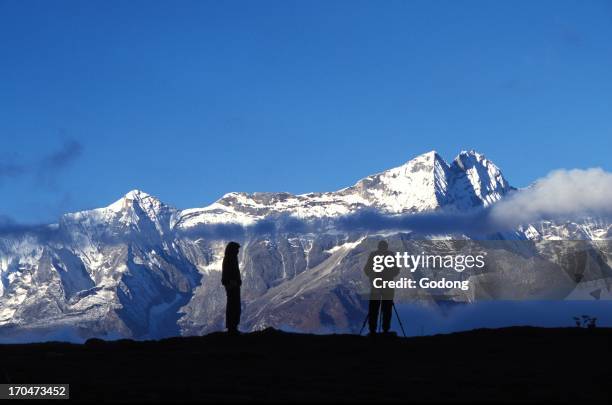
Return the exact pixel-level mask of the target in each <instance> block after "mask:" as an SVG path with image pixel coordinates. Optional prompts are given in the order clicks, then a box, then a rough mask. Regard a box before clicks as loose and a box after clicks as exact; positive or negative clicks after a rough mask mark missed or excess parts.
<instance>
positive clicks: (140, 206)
mask: <svg viewBox="0 0 612 405" xmlns="http://www.w3.org/2000/svg"><path fill="white" fill-rule="evenodd" d="M512 190H513V189H512V187H511V186H510V185H509V184H508V182H507V181H506V179H505V178H504V177H503V175H502V174H501V171H500V170H499V169H498V168H497V167H496V166H495V165H494V164H493V163H492V162H490V161H489V160H488V159H486V158H485V157H484V156H483V155H481V154H479V153H476V152H473V151H472V152H462V153H461V154H459V156H457V158H456V159H455V160H454V161H453V162H452V163H451V164H447V163H446V162H445V161H444V160H443V159H442V158H441V157H440V156H439V155H438V154H437V153H435V152H430V153H426V154H424V155H421V156H418V157H416V158H414V159H412V160H410V161H409V162H407V163H406V164H404V165H402V166H400V167H397V168H393V169H390V170H387V171H385V172H382V173H379V174H375V175H372V176H368V177H366V178H364V179H362V180H360V181H358V182H357V183H356V184H355V185H354V186H351V187H348V188H345V189H342V190H339V191H336V192H329V193H310V194H304V195H292V194H288V193H254V194H247V193H229V194H226V195H225V196H223V198H221V199H220V200H218V201H217V202H215V203H213V204H212V205H210V206H208V207H204V208H196V209H186V210H177V209H175V208H173V207H170V206H168V205H166V204H164V203H162V202H161V201H159V200H157V199H156V198H155V197H153V196H150V195H148V194H146V193H144V192H141V191H137V190H135V191H131V192H129V193H128V194H126V195H125V196H124V197H123V198H121V199H120V200H118V201H117V202H115V203H113V204H111V205H110V206H108V207H105V208H99V209H95V210H90V211H82V212H77V213H71V214H66V215H64V216H62V218H61V219H60V221H59V222H58V223H57V224H52V225H49V226H48V227H46V228H44V229H43V231H44V237H42V236H41V234H40V233H36V232H21V233H15V234H10V233H5V234H3V235H2V236H0V341H1V340H4V341H11V340H19V339H26V340H41V339H49V338H50V337H54V338H60V339H71V340H81V339H85V338H89V337H93V336H98V337H107V338H109V337H132V338H140V339H142V338H159V337H165V336H174V335H179V334H182V335H190V334H201V333H205V332H210V331H214V330H219V329H221V328H222V327H223V314H224V306H225V295H224V291H223V289H222V288H221V286H220V270H221V261H222V258H223V257H222V256H223V250H224V248H225V244H226V243H227V242H228V241H229V240H231V239H235V238H239V240H238V241H239V242H240V244H241V245H242V248H241V251H240V256H239V259H240V268H241V270H242V278H243V289H242V291H243V301H244V302H245V304H246V307H245V311H244V316H243V321H242V324H241V327H242V328H243V329H247V330H257V329H263V328H265V327H268V326H273V327H282V328H287V329H291V330H298V331H308V332H326V331H333V332H341V331H344V332H346V331H354V330H355V328H358V327H359V325H360V323H361V320H362V319H363V317H364V315H365V311H366V309H365V303H364V301H363V297H362V296H361V295H360V294H359V291H361V290H362V288H363V286H362V285H361V283H363V281H364V280H363V278H362V270H361V269H362V268H363V266H364V264H365V260H366V259H367V256H368V254H369V252H371V251H372V250H373V247H374V246H375V244H376V243H377V241H378V240H379V239H380V238H381V236H380V235H372V234H366V233H360V232H355V231H340V230H338V229H333V228H329V227H328V228H326V229H325V230H324V231H321V232H312V231H304V232H300V231H299V230H295V231H288V230H286V229H285V230H283V229H280V230H279V229H277V228H275V227H274V220H275V218H280V217H283V218H294V219H298V220H301V221H310V220H326V219H334V218H339V217H342V216H345V215H349V214H352V213H355V212H358V211H359V210H362V209H365V208H367V209H374V210H377V211H379V212H381V213H384V214H389V215H395V214H410V213H421V212H429V211H436V210H444V211H450V212H465V211H468V210H472V209H475V208H479V207H488V206H490V205H492V204H495V202H497V201H499V200H500V199H502V198H504V196H505V195H506V194H508V193H509V192H511V191H512ZM266 221H267V222H268V226H266V227H260V228H258V224H261V223H265V222H266ZM270 223H271V224H272V226H271V227H270V226H269V225H270ZM216 227H226V228H216ZM227 227H229V228H227ZM232 227H238V228H241V229H249V230H248V231H246V232H244V233H241V234H239V236H237V237H236V236H233V235H227V234H226V233H224V232H222V231H221V230H222V229H233V228H232ZM243 227H246V228H243ZM202 229H208V231H207V232H202V231H201V230H202ZM211 229H212V231H210V230H211ZM215 229H218V230H219V232H217V233H215ZM610 230H611V227H610V224H609V223H607V222H605V221H587V222H579V223H560V224H557V223H552V222H541V223H537V224H526V225H525V226H522V227H521V228H519V229H517V230H516V232H514V233H512V234H511V235H496V238H502V239H503V238H510V239H518V240H521V239H522V240H526V241H527V240H530V241H533V243H534V244H537V243H539V242H541V241H546V240H549V239H559V238H565V239H582V240H587V241H589V242H590V241H592V240H595V239H606V238H609V235H610ZM606 235H607V236H606ZM385 238H386V239H388V240H389V242H390V245H391V247H392V248H393V249H395V250H402V249H403V250H409V249H414V251H419V249H422V248H423V246H421V245H419V243H425V242H419V241H423V240H427V239H431V238H432V236H429V235H422V234H420V235H419V234H416V233H413V232H410V231H406V232H403V233H397V232H396V233H387V234H386V235H385ZM436 238H441V239H457V240H462V239H468V236H466V235H437V236H436ZM449 243H450V242H449ZM439 248H440V249H446V251H449V252H452V251H453V249H455V246H452V244H451V245H447V246H442V247H439ZM534 249H535V250H534V251H538V252H539V253H538V254H543V255H544V253H543V252H545V250H546V249H545V246H544V247H542V246H540V247H536V248H534ZM557 253H558V252H551V253H549V255H552V254H557ZM499 254H500V255H507V256H508V257H515V258H517V259H516V260H519V259H520V258H522V257H523V256H521V254H520V252H512V251H511V252H499ZM594 255H595V256H594V257H593V259H592V261H597V260H599V261H600V262H601V263H600V265H599V267H597V269H596V270H593V272H594V273H593V274H587V275H586V276H588V277H587V278H589V277H590V279H593V280H594V279H597V278H598V277H599V278H602V277H603V278H605V277H609V274H607V273H606V272H607V271H609V267H608V263H609V262H610V257H611V256H610V252H609V250H606V249H598V250H596V253H595V254H594ZM544 256H546V255H544ZM521 260H522V259H521ZM604 273H605V274H604ZM524 276H525V274H520V273H513V274H511V275H510V276H509V277H510V278H511V280H513V281H514V282H515V283H519V282H522V281H521V280H528V283H530V284H529V285H528V286H527V287H529V288H527V289H525V288H524V287H525V286H524V285H521V291H533V292H534V294H536V293H537V291H538V290H539V289H540V288H539V287H540V286H542V285H546V284H547V283H550V281H551V280H553V281H554V282H555V283H557V284H558V285H559V286H560V287H559V288H560V289H567V290H568V291H565V290H564V291H562V292H560V293H559V295H558V296H556V297H555V298H563V297H564V295H563V294H565V293H567V292H569V291H570V290H571V289H572V288H573V287H574V286H575V282H574V281H571V277H572V276H571V275H567V274H565V273H563V272H559V271H558V269H553V268H551V269H550V270H549V271H544V272H540V273H537V274H536V273H533V274H531V273H530V276H529V277H524ZM581 276H584V274H581ZM568 280H569V281H568ZM478 282H479V283H480V284H481V285H482V286H484V287H486V288H487V291H488V295H489V296H488V297H487V298H495V297H496V294H498V295H499V296H503V297H504V298H508V297H505V296H504V294H507V292H506V291H496V290H494V289H492V288H491V287H490V285H492V282H491V280H490V277H489V278H488V277H486V276H484V277H481V278H480V279H479V280H478ZM607 288H608V290H607V291H609V286H607ZM536 295H537V294H536ZM405 298H407V299H408V298H410V299H420V300H424V301H426V302H432V303H434V302H435V300H436V298H435V297H431V296H427V295H423V294H421V295H419V296H418V297H417V296H413V297H405ZM473 298H474V297H467V296H461V297H459V298H458V299H461V300H467V301H469V300H471V299H473ZM509 298H513V297H509ZM519 298H521V297H519ZM540 298H541V297H540Z"/></svg>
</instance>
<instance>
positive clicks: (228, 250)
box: [221, 242, 242, 334]
mask: <svg viewBox="0 0 612 405" xmlns="http://www.w3.org/2000/svg"><path fill="white" fill-rule="evenodd" d="M239 249H240V245H239V244H238V243H236V242H230V243H228V244H227V246H226V247H225V256H224V257H223V269H222V271H221V284H223V286H224V287H225V292H226V294H227V305H226V306H225V327H226V328H227V331H228V332H229V333H232V334H237V333H238V324H239V323H240V286H241V285H242V280H241V279H240V269H239V268H238V250H239Z"/></svg>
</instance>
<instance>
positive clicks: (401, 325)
mask: <svg viewBox="0 0 612 405" xmlns="http://www.w3.org/2000/svg"><path fill="white" fill-rule="evenodd" d="M391 305H392V306H393V312H395V316H396V317H397V322H399V325H400V328H401V329H402V334H403V335H404V337H406V331H404V325H403V324H402V319H401V318H400V316H399V313H398V312H397V308H395V302H391ZM378 311H379V314H378V319H379V322H378V329H379V330H380V329H381V323H382V314H381V313H380V311H382V305H381V306H380V308H379V309H378ZM368 319H370V312H369V311H368V313H367V314H366V317H365V319H364V320H363V324H362V325H361V329H359V335H360V336H361V334H362V333H363V328H365V326H366V323H367V322H368Z"/></svg>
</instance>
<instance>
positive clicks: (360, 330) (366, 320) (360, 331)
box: [359, 311, 370, 336]
mask: <svg viewBox="0 0 612 405" xmlns="http://www.w3.org/2000/svg"><path fill="white" fill-rule="evenodd" d="M369 319H370V312H369V311H368V313H367V314H366V317H365V319H364V320H363V323H362V324H361V329H359V336H361V334H362V333H363V328H365V326H366V323H367V322H368V320H369Z"/></svg>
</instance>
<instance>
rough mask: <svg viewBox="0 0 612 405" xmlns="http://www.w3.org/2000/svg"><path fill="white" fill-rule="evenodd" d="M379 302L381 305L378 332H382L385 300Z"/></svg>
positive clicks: (379, 307)
mask: <svg viewBox="0 0 612 405" xmlns="http://www.w3.org/2000/svg"><path fill="white" fill-rule="evenodd" d="M379 303H380V305H379V306H378V333H381V332H382V321H383V312H382V308H383V306H382V303H383V300H382V299H381V300H380V301H379Z"/></svg>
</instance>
